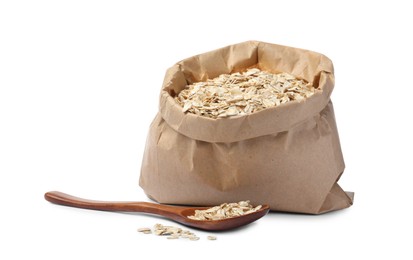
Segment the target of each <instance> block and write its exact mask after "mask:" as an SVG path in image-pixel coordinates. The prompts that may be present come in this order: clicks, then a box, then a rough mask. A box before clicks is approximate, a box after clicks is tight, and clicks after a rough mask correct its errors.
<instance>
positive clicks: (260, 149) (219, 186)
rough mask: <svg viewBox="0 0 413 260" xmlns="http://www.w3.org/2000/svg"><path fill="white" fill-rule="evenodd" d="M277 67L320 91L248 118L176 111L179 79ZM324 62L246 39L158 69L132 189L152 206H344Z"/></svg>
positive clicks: (308, 209)
mask: <svg viewBox="0 0 413 260" xmlns="http://www.w3.org/2000/svg"><path fill="white" fill-rule="evenodd" d="M253 66H255V67H258V68H260V69H261V70H265V71H269V72H273V73H277V72H287V73H290V74H292V75H294V76H296V77H298V78H302V79H305V80H306V81H308V82H310V83H312V84H313V86H315V87H317V88H318V89H320V90H321V91H317V92H316V93H315V94H314V95H313V96H311V97H309V98H307V99H305V100H304V101H300V102H298V101H292V102H289V103H286V104H282V105H280V106H277V107H273V108H267V109H264V110H262V111H259V112H256V113H252V114H250V115H244V116H237V117H229V118H218V119H212V118H207V117H202V116H198V115H195V114H192V113H184V112H182V107H181V106H180V105H179V104H177V103H176V101H175V100H174V98H173V97H174V96H176V95H177V94H178V93H179V92H180V91H181V90H182V89H184V88H185V87H186V86H187V85H189V84H192V83H194V82H198V81H205V80H206V79H209V78H214V77H217V76H219V75H220V74H223V73H233V72H237V71H243V70H245V69H246V68H249V67H253ZM333 87H334V75H333V65H332V62H331V61H330V60H329V59H328V58H327V57H326V56H324V55H322V54H319V53H315V52H312V51H308V50H302V49H297V48H292V47H286V46H280V45H275V44H269V43H264V42H257V41H248V42H243V43H239V44H235V45H231V46H227V47H225V48H221V49H218V50H214V51H211V52H207V53H203V54H200V55H197V56H194V57H191V58H188V59H185V60H182V61H180V62H178V63H176V64H175V65H174V66H172V67H171V68H170V69H168V71H167V72H166V76H165V80H164V83H163V86H162V89H161V94H160V106H159V113H158V114H157V115H156V117H155V119H154V121H153V122H152V124H151V125H150V130H149V134H148V137H147V143H146V147H145V151H144V156H143V161H142V168H141V175H140V180H139V183H140V186H141V187H142V188H143V190H144V191H145V193H146V194H147V195H148V196H149V197H150V198H152V199H153V200H156V201H157V202H160V203H167V204H184V205H202V206H213V205H219V204H221V203H224V202H238V201H240V200H250V201H251V203H252V204H253V205H258V204H268V205H270V208H271V210H273V211H285V212H299V213H310V214H320V213H324V212H328V211H333V210H338V209H343V208H346V207H349V206H350V205H351V204H352V200H353V193H350V192H348V193H346V192H344V191H343V190H342V189H341V188H340V186H339V185H338V184H337V181H338V180H339V178H340V176H341V175H342V173H343V171H344V161H343V155H342V152H341V148H340V142H339V136H338V132H337V127H336V123H335V118H334V110H333V105H332V103H331V100H330V95H331V92H332V90H333Z"/></svg>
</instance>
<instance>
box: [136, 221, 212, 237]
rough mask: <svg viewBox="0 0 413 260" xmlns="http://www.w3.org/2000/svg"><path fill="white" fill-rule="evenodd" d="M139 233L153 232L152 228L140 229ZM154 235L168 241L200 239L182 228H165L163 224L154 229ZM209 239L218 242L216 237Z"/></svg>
mask: <svg viewBox="0 0 413 260" xmlns="http://www.w3.org/2000/svg"><path fill="white" fill-rule="evenodd" d="M138 232H141V233H143V234H152V230H151V229H150V228H139V229H138ZM153 233H154V234H155V235H157V236H166V238H167V239H179V238H187V239H189V240H191V241H196V240H199V237H198V236H196V235H195V234H194V233H192V232H190V231H189V230H183V229H182V228H179V227H174V226H164V225H162V224H156V225H155V226H154V227H153ZM207 239H208V240H216V239H217V238H216V236H208V237H207Z"/></svg>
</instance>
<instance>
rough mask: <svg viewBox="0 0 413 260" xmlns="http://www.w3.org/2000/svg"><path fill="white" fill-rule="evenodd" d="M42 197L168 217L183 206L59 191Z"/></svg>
mask: <svg viewBox="0 0 413 260" xmlns="http://www.w3.org/2000/svg"><path fill="white" fill-rule="evenodd" d="M44 198H45V199H46V200H47V201H49V202H52V203H55V204H59V205H64V206H70V207H75V208H84V209H93V210H104V211H123V212H144V213H152V214H157V215H161V216H165V217H169V218H176V217H177V216H179V215H180V212H181V211H182V209H184V208H183V207H177V206H168V205H163V204H156V203H150V202H112V201H96V200H87V199H82V198H78V197H74V196H71V195H69V194H65V193H63V192H59V191H50V192H47V193H45V194H44Z"/></svg>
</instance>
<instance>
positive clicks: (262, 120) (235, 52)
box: [159, 41, 334, 143]
mask: <svg viewBox="0 0 413 260" xmlns="http://www.w3.org/2000/svg"><path fill="white" fill-rule="evenodd" d="M240 52H241V54H242V53H246V55H241V54H240ZM303 56H304V57H305V59H311V60H312V63H313V64H314V61H316V64H317V66H312V67H309V66H308V65H307V64H305V63H303V62H302V57H303ZM237 57H238V58H237ZM239 57H240V58H239ZM295 57H301V58H297V59H295ZM217 60H218V62H216V61H217ZM291 60H293V61H295V64H296V65H291ZM200 63H202V66H200ZM209 63H211V65H209V67H212V69H211V71H212V72H210V73H209V72H208V71H205V69H204V70H200V69H197V68H200V67H204V68H205V67H208V64H209ZM205 64H207V65H206V66H205ZM252 66H258V67H260V68H261V69H263V70H267V71H270V72H277V71H278V72H281V71H282V72H287V73H291V74H293V75H294V76H297V77H299V78H303V79H305V80H307V81H309V82H311V83H312V84H313V85H314V86H317V88H318V91H317V92H316V93H315V94H314V95H312V96H311V97H309V98H306V99H304V100H303V101H291V102H288V103H286V104H282V105H281V106H277V107H272V108H267V109H264V110H261V111H259V112H256V113H253V114H250V115H244V116H237V117H229V118H218V119H213V118H208V117H203V116H199V115H196V114H193V113H184V112H182V107H181V106H180V105H179V104H178V103H177V102H176V101H175V100H174V97H173V96H174V95H176V94H177V93H179V91H180V90H182V89H184V88H185V87H186V86H187V85H188V84H191V83H193V82H195V81H202V80H206V79H207V78H212V77H216V76H218V75H219V74H223V73H231V72H233V71H237V70H242V69H245V68H248V67H252ZM333 88H334V74H333V65H332V62H331V60H330V59H328V58H327V57H326V56H324V55H323V54H319V53H316V52H312V51H308V50H303V49H298V48H293V47H287V46H282V45H277V44H270V43H264V42H257V41H248V42H243V43H239V44H235V45H231V46H227V47H224V48H220V49H217V50H214V51H210V52H206V53H203V54H199V55H196V56H193V57H190V58H187V59H185V60H182V61H180V62H178V63H177V64H175V65H173V66H172V67H171V68H169V69H168V70H167V72H166V75H165V79H164V83H163V86H162V90H161V94H160V108H159V111H160V115H161V116H162V118H163V119H164V120H165V121H166V122H167V124H168V125H169V126H170V127H171V128H172V129H174V130H175V131H177V132H179V133H181V134H183V135H185V136H187V137H189V138H191V139H195V140H200V141H205V142H226V143H229V142H237V141H241V140H246V139H250V138H255V137H259V136H263V135H268V134H274V133H279V132H284V131H288V129H290V128H292V127H294V125H296V124H299V123H300V122H302V121H305V120H306V119H307V118H308V117H310V116H312V115H315V114H317V113H319V112H320V111H321V110H322V109H323V108H324V107H325V106H326V105H327V104H328V102H329V100H330V95H331V93H332V91H333Z"/></svg>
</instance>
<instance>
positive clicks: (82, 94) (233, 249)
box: [0, 0, 413, 260]
mask: <svg viewBox="0 0 413 260" xmlns="http://www.w3.org/2000/svg"><path fill="white" fill-rule="evenodd" d="M406 3H408V1H386V2H385V1H336V2H333V1H301V2H300V1H258V0H256V1H251V0H250V1H216V2H215V1H163V2H162V1H87V0H82V1H76V0H72V1H1V2H0V178H1V179H0V195H1V217H0V219H1V221H0V238H1V240H2V241H3V242H2V243H1V246H0V247H1V250H0V258H1V259H125V260H126V259H139V258H141V257H143V255H144V254H147V253H150V254H151V256H153V257H154V256H156V257H169V258H172V259H175V258H176V259H184V258H188V259H204V258H205V259H221V258H222V259H240V257H241V256H245V257H252V258H258V257H269V258H275V259H303V258H304V257H305V258H306V259H307V258H308V259H354V258H356V257H357V258H358V259H361V257H363V258H364V259H374V258H377V257H384V258H385V259H412V257H413V253H412V249H411V236H412V232H413V227H412V226H413V225H412V217H413V216H412V213H410V212H408V210H410V209H411V205H412V193H411V185H412V184H411V180H412V177H411V176H412V170H411V169H412V149H411V147H413V141H412V132H413V128H412V126H411V125H410V122H411V118H412V116H411V114H412V108H411V103H412V101H411V100H412V95H413V86H412V79H411V78H412V60H413V53H412V47H411V46H413V41H412V40H411V38H410V36H411V26H410V25H411V24H413V18H412V14H411V8H409V7H408V5H407V4H406ZM409 24H410V25H409ZM246 40H260V41H266V42H271V43H277V44H282V45H288V46H293V47H299V48H304V49H310V50H313V51H317V52H321V53H323V54H325V55H327V56H328V57H329V58H330V59H332V61H333V63H334V66H335V75H336V88H335V90H334V93H333V95H332V100H333V102H334V106H335V111H336V118H337V124H338V128H339V133H340V138H341V143H342V149H343V153H344V158H345V162H346V170H345V173H344V175H343V177H342V179H341V180H340V185H341V186H342V187H343V188H344V189H345V190H349V191H354V192H355V204H354V206H353V207H351V208H349V209H345V210H342V211H338V212H334V213H331V214H325V215H320V216H308V215H296V214H281V213H270V214H269V215H267V216H265V217H264V218H263V219H261V220H260V221H258V222H256V223H253V224H251V225H249V226H246V227H245V228H241V229H237V230H234V231H231V232H223V233H218V234H216V235H217V236H218V240H217V241H207V240H206V239H205V237H206V235H208V234H210V233H207V232H201V231H195V232H196V233H197V234H198V235H199V236H201V240H199V241H197V242H193V241H186V240H178V241H171V240H166V239H165V238H164V237H157V236H154V235H150V236H149V235H143V234H139V233H137V232H136V229H137V228H139V227H144V226H152V225H153V224H155V223H158V222H159V223H163V224H174V225H177V224H175V223H172V222H169V221H167V220H165V219H162V218H156V217H153V216H148V215H142V214H120V213H110V212H97V211H88V210H81V209H74V208H68V207H61V206H56V205H53V204H50V203H48V202H46V201H45V200H44V199H43V194H44V192H46V191H49V190H60V191H64V192H67V193H70V194H73V195H77V196H81V197H86V198H91V199H102V200H135V201H146V200H148V199H147V198H146V196H145V195H144V193H143V191H142V190H141V188H140V187H139V186H138V180H139V172H140V163H141V159H142V154H143V150H144V145H145V139H146V134H147V131H148V127H149V124H150V122H151V120H152V119H153V117H154V116H155V114H156V111H157V106H158V94H159V90H160V87H161V84H162V81H163V77H164V73H165V71H166V69H167V68H168V67H170V66H171V65H173V64H174V63H176V62H178V61H179V60H181V59H184V58H187V57H189V56H193V55H196V54H199V53H202V52H205V51H209V50H213V49H216V48H219V47H224V46H227V45H229V44H235V43H238V42H242V41H246ZM6 255H7V257H6ZM243 259H247V258H243Z"/></svg>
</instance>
